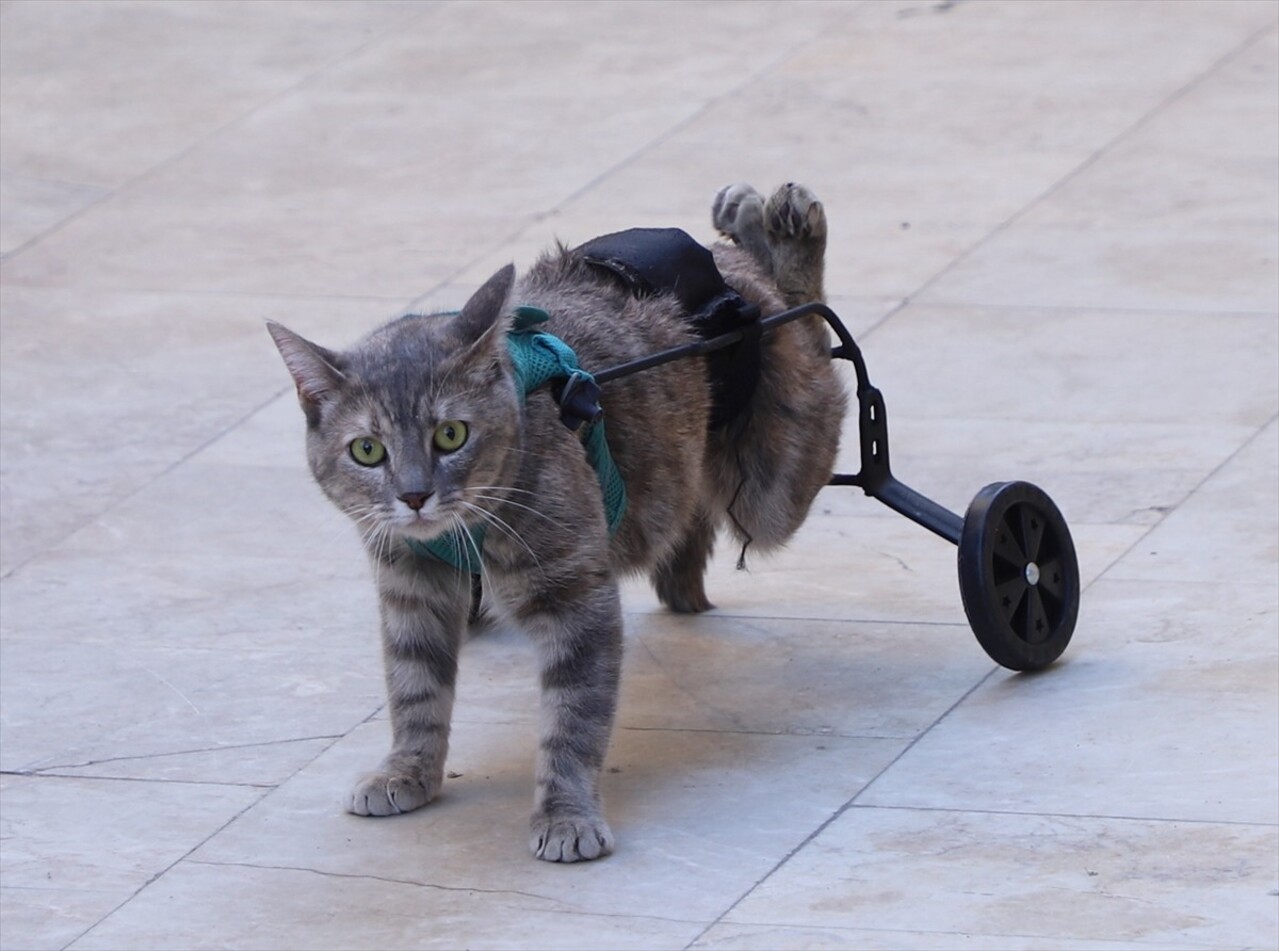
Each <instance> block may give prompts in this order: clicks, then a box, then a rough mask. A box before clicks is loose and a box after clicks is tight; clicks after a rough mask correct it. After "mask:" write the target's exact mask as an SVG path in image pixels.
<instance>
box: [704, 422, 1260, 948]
mask: <svg viewBox="0 0 1279 951" xmlns="http://www.w3.org/2000/svg"><path fill="white" fill-rule="evenodd" d="M1276 420H1279V414H1276V415H1274V416H1272V417H1271V418H1270V419H1269V420H1267V421H1266V422H1265V423H1264V424H1262V425H1261V426H1260V427H1258V429H1257V431H1256V432H1254V433H1253V434H1252V436H1250V437H1249V438H1248V439H1247V440H1245V441H1244V442H1243V444H1242V445H1240V446H1239V448H1238V449H1236V450H1235V451H1234V452H1233V453H1231V454H1230V456H1229V457H1227V458H1226V459H1225V460H1224V461H1223V462H1222V463H1221V464H1220V465H1218V466H1217V467H1216V468H1215V469H1213V470H1212V472H1210V473H1209V474H1208V475H1206V476H1205V477H1204V479H1203V480H1202V481H1201V482H1200V483H1199V484H1198V485H1197V486H1196V487H1195V488H1194V489H1192V490H1191V491H1190V493H1188V495H1187V496H1186V498H1187V499H1189V498H1190V497H1191V496H1193V495H1194V494H1195V493H1196V492H1198V491H1199V490H1200V489H1201V488H1202V487H1203V486H1204V484H1205V483H1206V482H1207V481H1208V480H1209V479H1211V478H1212V477H1213V476H1214V475H1215V474H1216V473H1218V472H1220V471H1221V470H1222V469H1223V468H1224V467H1225V466H1226V465H1228V464H1229V463H1230V462H1231V461H1232V460H1233V459H1235V458H1236V457H1237V456H1238V455H1239V454H1240V453H1242V452H1243V451H1244V450H1245V449H1246V448H1248V447H1249V446H1250V445H1252V444H1253V443H1254V442H1255V441H1256V440H1257V439H1259V438H1260V437H1261V436H1262V435H1263V434H1264V433H1265V432H1266V430H1267V429H1268V428H1269V427H1270V426H1272V425H1274V423H1275V421H1276ZM1184 501H1185V500H1183V503H1184ZM1183 503H1178V505H1177V506H1175V507H1174V508H1172V509H1171V510H1170V512H1169V514H1171V513H1172V512H1175V511H1177V510H1178V509H1179V508H1180V507H1181V504H1183ZM1167 517H1168V516H1167V515H1165V516H1164V518H1163V519H1160V520H1159V521H1158V522H1156V523H1154V524H1153V525H1151V526H1150V530H1149V531H1147V532H1144V533H1143V534H1142V535H1141V537H1140V538H1138V539H1137V540H1136V541H1135V542H1134V543H1133V544H1132V546H1130V547H1129V548H1128V549H1127V550H1126V551H1124V553H1123V554H1121V555H1120V556H1119V557H1117V558H1116V559H1115V560H1114V561H1112V562H1111V564H1110V565H1108V566H1107V567H1106V568H1105V569H1104V570H1103V571H1102V572H1101V573H1100V574H1098V575H1097V577H1095V578H1094V579H1093V580H1092V581H1091V582H1089V583H1088V584H1087V585H1082V586H1081V588H1080V599H1081V600H1082V598H1083V596H1084V594H1085V593H1086V592H1087V591H1088V590H1089V589H1091V588H1092V586H1093V585H1095V584H1096V583H1097V582H1098V581H1100V580H1101V579H1102V578H1104V577H1105V576H1106V575H1107V574H1109V573H1110V571H1111V569H1113V568H1114V567H1115V565H1117V564H1119V562H1121V561H1123V559H1124V558H1125V557H1127V555H1128V554H1129V553H1130V552H1131V551H1132V550H1133V549H1134V548H1136V547H1137V546H1138V545H1140V544H1141V542H1142V540H1144V539H1145V538H1147V537H1149V535H1150V533H1151V532H1153V531H1154V530H1155V529H1156V528H1158V527H1159V526H1160V525H1162V524H1163V522H1164V520H1165V519H1166V518H1167ZM999 672H1000V668H999V667H995V668H993V669H992V670H990V671H989V672H988V673H987V674H986V675H985V676H984V677H982V678H981V679H980V680H978V681H977V683H975V684H974V685H973V686H972V687H971V688H970V689H969V690H968V691H967V692H965V693H964V695H963V696H961V697H960V698H959V699H958V700H956V701H955V702H954V703H953V704H951V706H950V707H949V708H947V710H946V711H945V712H944V713H942V715H941V716H939V717H938V718H937V719H936V720H934V721H933V722H932V723H931V724H930V725H929V726H928V727H927V728H925V729H924V730H921V731H920V733H919V734H918V735H917V736H916V737H915V738H914V739H913V740H911V741H910V742H909V743H908V744H906V746H905V747H904V748H903V749H902V750H901V752H900V753H898V754H897V755H896V756H895V757H893V759H892V761H891V762H889V763H888V764H887V765H886V766H885V767H884V768H883V769H881V770H880V771H879V772H878V773H876V774H875V776H873V777H872V778H871V779H870V781H869V782H867V783H866V784H865V785H863V786H862V788H861V789H859V790H858V791H857V793H856V794H854V795H853V797H852V798H851V799H849V800H848V801H847V802H846V803H844V805H843V806H841V807H840V808H839V809H837V810H836V811H835V813H834V814H833V815H831V817H830V818H828V819H827V820H826V821H825V822H823V823H821V824H820V825H819V826H818V827H817V828H816V829H815V830H813V832H812V833H810V834H809V835H808V836H807V837H805V838H804V839H803V841H801V842H800V843H799V844H798V845H796V846H795V848H793V849H791V851H790V852H788V853H787V854H786V855H784V856H783V857H782V858H781V860H780V861H778V862H777V863H776V864H775V865H774V866H773V868H771V869H769V871H768V872H767V873H765V874H764V875H763V876H762V877H761V878H760V879H759V880H758V881H756V882H755V883H754V884H753V885H752V886H751V887H750V888H748V889H747V890H746V891H745V892H743V893H742V894H741V895H740V896H739V897H738V898H737V899H736V900H735V901H734V902H733V903H732V904H731V905H729V906H728V907H727V908H726V909H724V911H723V912H722V913H721V914H720V915H719V916H718V917H717V918H716V919H715V920H714V921H712V922H711V923H710V924H709V925H707V927H706V928H705V929H704V930H703V931H702V932H701V933H700V934H698V936H697V937H696V938H694V939H693V941H692V942H691V943H690V944H689V945H687V946H686V947H692V945H693V944H696V943H697V942H698V941H700V940H701V939H702V938H703V937H705V935H706V933H707V932H709V931H710V930H711V928H713V927H715V926H716V925H717V924H720V923H721V922H723V920H724V918H725V917H727V916H728V915H729V914H731V913H732V911H733V909H734V908H736V907H738V906H739V905H740V904H741V903H742V902H743V901H745V900H746V898H747V897H749V896H750V895H751V894H752V893H753V892H754V891H755V890H756V889H757V888H759V886H760V885H762V884H763V883H764V882H765V881H767V880H768V879H769V878H771V877H772V876H773V875H774V874H775V873H776V872H778V871H779V870H780V869H781V868H782V867H783V866H784V865H786V863H787V862H789V861H790V860H791V859H792V858H793V857H794V856H795V855H796V854H798V853H799V851H800V850H801V849H803V848H805V847H806V846H807V845H808V844H809V843H811V842H812V841H813V840H815V839H816V838H817V837H818V836H820V835H821V834H822V833H823V832H825V831H826V829H828V828H829V827H830V826H831V825H832V824H834V823H835V822H836V821H837V820H838V819H840V818H841V817H842V816H843V815H844V814H846V813H847V812H849V811H850V810H852V809H901V810H911V809H916V808H918V807H912V806H878V805H876V806H862V805H860V804H859V803H858V800H859V799H861V798H862V797H863V796H864V795H866V793H867V792H869V791H870V790H871V789H872V788H873V787H874V785H875V784H876V783H877V782H878V781H879V780H880V779H882V778H883V777H884V775H885V774H886V773H887V772H888V771H889V770H890V769H892V768H893V767H894V766H896V765H897V763H899V762H900V761H901V760H902V758H903V757H905V756H906V755H907V754H908V753H910V751H911V750H913V749H914V748H915V747H916V746H917V745H918V744H919V743H920V742H922V741H923V739H924V738H925V737H926V736H928V735H929V734H930V733H932V731H933V730H935V729H936V728H937V727H938V726H940V725H941V724H942V723H943V722H945V720H946V719H947V718H948V717H949V716H950V715H951V714H952V713H953V712H954V711H955V710H956V709H958V707H959V706H960V705H961V704H962V703H964V702H965V701H966V700H967V699H968V698H969V697H971V696H972V695H973V694H974V693H975V692H976V691H977V690H978V689H980V688H981V687H982V686H984V685H985V684H986V683H987V682H988V681H989V680H990V679H991V678H992V677H993V676H995V675H996V674H998V673H999ZM920 811H934V812H970V813H980V814H988V815H1016V816H1048V817H1053V816H1059V817H1061V818H1076V819H1114V820H1124V821H1144V822H1162V823H1178V822H1179V823H1187V824H1204V825H1239V826H1248V827H1252V828H1267V829H1268V828H1276V827H1279V824H1276V825H1271V824H1268V823H1250V822H1233V821H1230V820H1195V819H1164V818H1149V817H1146V818H1142V817H1137V816H1104V815H1088V814H1082V815H1073V814H1070V813H1050V812H1017V811H1000V810H982V809H959V808H954V809H943V808H926V809H921V810H920Z"/></svg>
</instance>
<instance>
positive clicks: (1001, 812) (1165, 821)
mask: <svg viewBox="0 0 1279 951" xmlns="http://www.w3.org/2000/svg"><path fill="white" fill-rule="evenodd" d="M853 808H854V809H861V810H871V809H885V810H889V811H894V812H942V813H955V814H960V815H963V814H967V815H979V816H1024V817H1026V818H1032V819H1033V818H1038V817H1043V818H1046V819H1101V820H1105V821H1114V822H1151V823H1159V824H1160V825H1169V824H1172V825H1203V826H1242V827H1244V828H1250V829H1279V822H1248V821H1246V820H1243V819H1179V818H1168V817H1167V816H1124V815H1111V814H1108V813H1092V812H1055V811H1050V812H1032V811H1029V810H1024V809H965V808H963V807H960V806H888V805H882V804H879V803H876V804H874V805H867V806H863V805H860V804H856V805H854V807H853Z"/></svg>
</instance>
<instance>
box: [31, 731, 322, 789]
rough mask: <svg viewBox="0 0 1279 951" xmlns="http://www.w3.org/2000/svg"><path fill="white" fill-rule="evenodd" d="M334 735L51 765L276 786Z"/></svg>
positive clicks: (65, 772) (87, 772) (84, 772)
mask: <svg viewBox="0 0 1279 951" xmlns="http://www.w3.org/2000/svg"><path fill="white" fill-rule="evenodd" d="M334 739H336V737H319V738H317V739H309V740H276V741H267V742H264V743H257V744H245V745H239V746H231V745H228V746H220V747H216V748H213V749H203V750H192V751H190V752H177V753H157V754H154V755H152V754H141V755H137V756H119V757H112V756H108V757H106V758H103V759H99V760H91V761H90V762H88V763H86V764H85V765H83V766H80V765H60V766H52V767H48V768H47V769H46V770H45V771H44V773H45V774H47V775H55V774H56V775H58V776H91V777H99V778H103V779H136V780H155V781H163V782H220V783H227V784H231V785H237V786H262V787H269V786H277V785H279V784H280V783H282V782H284V781H285V780H286V779H288V778H289V777H290V776H292V775H293V774H294V773H296V772H297V771H298V770H299V769H301V768H302V767H304V766H305V765H306V764H307V763H309V762H311V760H313V759H315V757H317V756H319V755H320V754H321V753H323V752H324V751H325V750H326V749H327V748H328V747H329V746H331V745H332V743H333V741H334Z"/></svg>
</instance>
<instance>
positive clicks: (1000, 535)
mask: <svg viewBox="0 0 1279 951" xmlns="http://www.w3.org/2000/svg"><path fill="white" fill-rule="evenodd" d="M1010 515H1011V513H1005V515H1004V517H1003V518H1002V519H1000V520H999V524H998V525H996V526H995V554H996V555H998V556H999V557H1000V558H1002V559H1003V560H1004V561H1006V562H1008V563H1009V564H1010V565H1012V566H1013V567H1014V568H1016V569H1017V570H1018V571H1021V570H1022V569H1023V568H1025V567H1026V561H1027V560H1028V559H1027V558H1026V555H1025V553H1024V552H1023V551H1022V550H1021V545H1019V544H1018V543H1017V537H1016V534H1015V533H1014V532H1013V531H1012V526H1011V525H1010V524H1009V521H1010V519H1009V516H1010Z"/></svg>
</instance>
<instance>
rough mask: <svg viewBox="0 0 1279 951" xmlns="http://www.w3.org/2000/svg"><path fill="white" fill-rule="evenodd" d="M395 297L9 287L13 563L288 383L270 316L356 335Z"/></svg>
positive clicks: (4, 366) (4, 394)
mask: <svg viewBox="0 0 1279 951" xmlns="http://www.w3.org/2000/svg"><path fill="white" fill-rule="evenodd" d="M395 309H396V308H395V305H393V304H391V303H390V302H387V301H378V300H372V301H340V300H317V299H301V300H295V299H285V298H242V297H233V296H194V297H193V296H171V295H132V294H125V295H114V294H104V293H99V292H92V291H84V290H70V291H60V290H49V289H33V288H22V287H14V286H10V285H8V284H6V285H4V286H3V287H0V314H2V315H3V316H2V318H0V333H3V337H4V350H3V357H2V358H0V422H2V424H3V425H2V427H0V447H2V448H3V472H4V491H3V495H2V496H0V504H2V512H3V519H4V524H5V532H4V536H3V540H2V542H0V566H2V567H0V571H2V572H3V573H5V574H7V573H8V572H9V571H11V570H12V568H13V567H15V566H16V565H19V564H21V563H22V562H24V561H26V560H27V559H29V558H31V557H32V556H33V555H35V554H37V553H38V552H40V551H42V550H45V549H47V548H49V547H50V546H52V545H54V544H56V543H57V542H58V541H60V540H62V539H64V538H65V537H67V536H68V535H69V534H70V533H71V532H73V531H74V530H75V529H76V528H77V527H79V526H81V525H83V524H85V523H86V522H87V521H88V520H89V519H91V518H92V517H93V516H95V515H97V514H99V513H101V512H102V511H104V510H106V509H109V508H110V507H111V506H112V505H114V504H117V503H119V502H120V501H121V500H123V499H125V498H127V497H128V496H129V495H130V494H131V493H133V492H135V491H136V490H138V489H139V488H140V487H141V486H143V485H145V484H146V483H148V482H150V481H151V480H153V479H155V478H156V477H157V476H159V475H160V474H161V473H163V472H164V471H165V470H167V469H168V468H169V467H171V466H172V465H174V464H176V463H178V462H180V461H181V460H182V459H184V458H186V457H188V456H190V455H191V454H192V453H194V452H196V451H197V450H199V449H200V448H201V447H202V446H204V445H205V444H207V443H208V442H209V441H210V440H212V439H213V438H214V437H216V436H217V435H219V434H220V433H222V432H224V431H226V430H227V429H228V428H230V427H232V426H233V425H235V424H236V423H237V422H239V421H240V420H242V419H244V418H245V417H246V416H247V415H249V414H250V413H252V412H253V411H254V410H255V409H256V408H258V407H259V406H261V405H263V404H265V403H267V402H268V401H270V400H271V399H272V398H274V397H276V396H278V395H279V394H281V393H284V392H286V391H287V390H289V389H290V388H291V383H290V381H289V377H288V374H287V372H286V371H285V369H284V366H283V364H282V363H281V362H280V359H279V355H278V354H277V353H276V352H275V348H274V347H273V346H272V344H271V341H270V337H269V336H268V335H267V333H266V330H265V327H264V322H265V320H266V319H274V320H279V321H283V322H285V323H287V324H289V325H290V326H294V327H295V328H296V329H297V330H298V331H299V332H300V333H306V334H313V335H315V336H320V337H322V338H324V339H326V340H328V339H334V338H335V339H337V340H338V341H340V342H346V341H349V340H351V339H354V338H355V337H358V336H359V335H360V334H361V333H363V332H364V331H366V330H368V329H372V327H374V326H376V325H377V324H379V323H381V322H382V321H383V320H384V319H386V318H388V317H390V316H391V315H392V313H393V312H394V311H395ZM257 453H258V454H260V453H261V448H260V447H259V448H258V450H257ZM55 459H56V460H57V461H58V464H57V465H56V466H53V465H50V462H51V460H55ZM280 461H284V460H283V459H281V460H280ZM289 461H292V460H289Z"/></svg>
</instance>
